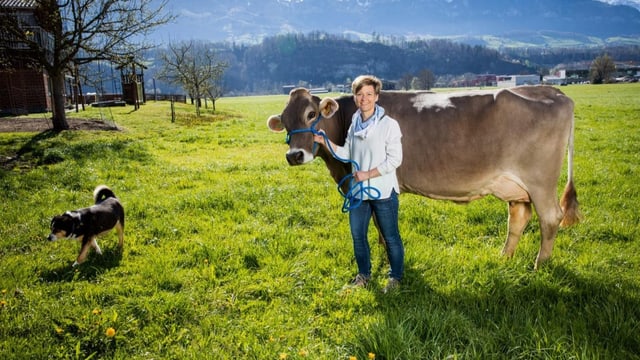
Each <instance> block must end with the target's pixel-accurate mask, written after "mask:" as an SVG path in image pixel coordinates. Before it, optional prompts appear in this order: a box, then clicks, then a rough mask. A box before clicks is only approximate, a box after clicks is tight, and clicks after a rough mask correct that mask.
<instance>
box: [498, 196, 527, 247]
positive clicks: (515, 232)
mask: <svg viewBox="0 0 640 360" xmlns="http://www.w3.org/2000/svg"><path fill="white" fill-rule="evenodd" d="M530 219H531V203H529V202H516V201H509V228H508V229H507V230H508V234H507V241H505V243H504V247H503V248H502V255H504V256H507V257H512V256H513V254H514V253H515V251H516V247H517V246H518V241H519V240H520V237H521V236H522V233H524V229H525V227H526V226H527V224H528V223H529V220H530Z"/></svg>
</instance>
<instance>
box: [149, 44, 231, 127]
mask: <svg viewBox="0 0 640 360" xmlns="http://www.w3.org/2000/svg"><path fill="white" fill-rule="evenodd" d="M160 61H161V62H162V65H161V68H160V71H159V72H158V78H160V79H163V80H165V81H167V82H170V83H172V84H174V85H179V86H182V87H183V88H184V89H185V91H187V92H188V93H189V95H190V96H191V97H192V99H194V100H195V104H196V114H197V115H198V116H200V105H201V100H202V98H205V97H207V96H209V97H210V98H211V99H212V101H213V102H214V110H215V99H216V98H218V97H219V96H220V95H221V94H222V89H221V87H220V79H221V78H222V74H223V73H224V70H225V69H226V68H227V67H228V64H227V63H226V62H224V61H218V60H217V56H216V53H215V51H214V49H213V48H212V47H211V46H210V45H208V44H206V43H204V42H194V41H189V42H181V43H178V44H169V47H168V50H167V51H165V52H162V53H161V55H160Z"/></svg>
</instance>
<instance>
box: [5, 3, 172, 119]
mask: <svg viewBox="0 0 640 360" xmlns="http://www.w3.org/2000/svg"><path fill="white" fill-rule="evenodd" d="M167 1H168V0H63V1H62V2H61V3H58V0H35V3H36V5H35V20H36V24H35V25H36V26H37V27H39V29H42V32H38V33H36V34H35V35H36V36H34V33H33V32H32V31H30V30H27V29H32V28H33V26H34V24H30V23H28V22H26V21H25V18H24V16H21V15H20V14H18V13H17V12H16V13H11V12H5V13H3V14H1V15H0V33H2V35H3V37H4V38H6V37H9V38H11V39H12V40H13V41H16V42H18V43H22V44H24V46H25V47H27V48H28V49H30V51H29V52H28V56H29V60H30V61H32V64H33V66H37V67H41V68H43V69H44V70H46V72H47V73H48V75H49V77H50V81H51V93H52V97H53V119H52V121H53V129H54V130H56V131H60V130H66V129H68V128H69V124H68V123H67V118H66V114H65V109H64V104H65V99H64V96H65V90H64V86H65V75H66V74H67V73H74V71H73V69H74V68H75V67H76V66H79V65H83V64H88V63H90V62H93V61H101V60H105V61H111V62H115V63H119V62H120V60H121V59H129V58H132V57H135V54H136V53H139V52H142V51H144V50H148V49H150V48H152V47H154V46H153V45H152V44H149V43H147V42H146V41H145V39H144V38H145V35H147V34H148V33H149V32H150V31H151V30H152V29H154V28H155V27H157V26H159V25H162V24H165V23H167V22H169V21H170V20H172V19H173V18H174V17H173V16H172V15H169V14H165V13H164V12H163V9H164V7H165V6H166V4H167ZM152 4H157V5H155V6H154V5H152Z"/></svg>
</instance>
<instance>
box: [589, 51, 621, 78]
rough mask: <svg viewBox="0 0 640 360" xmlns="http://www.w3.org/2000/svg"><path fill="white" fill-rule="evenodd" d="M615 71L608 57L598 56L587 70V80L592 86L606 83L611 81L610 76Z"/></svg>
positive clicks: (614, 66) (613, 64) (611, 60)
mask: <svg viewBox="0 0 640 360" xmlns="http://www.w3.org/2000/svg"><path fill="white" fill-rule="evenodd" d="M615 71H616V65H615V63H614V62H613V59H612V58H611V57H609V55H607V54H605V55H602V56H598V57H597V58H596V59H595V60H593V62H592V63H591V69H590V70H589V80H590V81H591V83H592V84H602V83H607V82H609V81H610V80H611V77H612V75H613V74H614V73H615Z"/></svg>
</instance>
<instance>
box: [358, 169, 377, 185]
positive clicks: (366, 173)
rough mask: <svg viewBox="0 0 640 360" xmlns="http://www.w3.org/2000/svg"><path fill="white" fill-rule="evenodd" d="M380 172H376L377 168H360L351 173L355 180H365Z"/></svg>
mask: <svg viewBox="0 0 640 360" xmlns="http://www.w3.org/2000/svg"><path fill="white" fill-rule="evenodd" d="M379 175H380V173H379V172H378V169H377V168H376V169H373V170H360V171H356V172H355V173H354V174H353V178H354V179H355V180H356V181H357V182H360V181H365V180H369V179H371V178H374V177H376V176H379Z"/></svg>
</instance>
